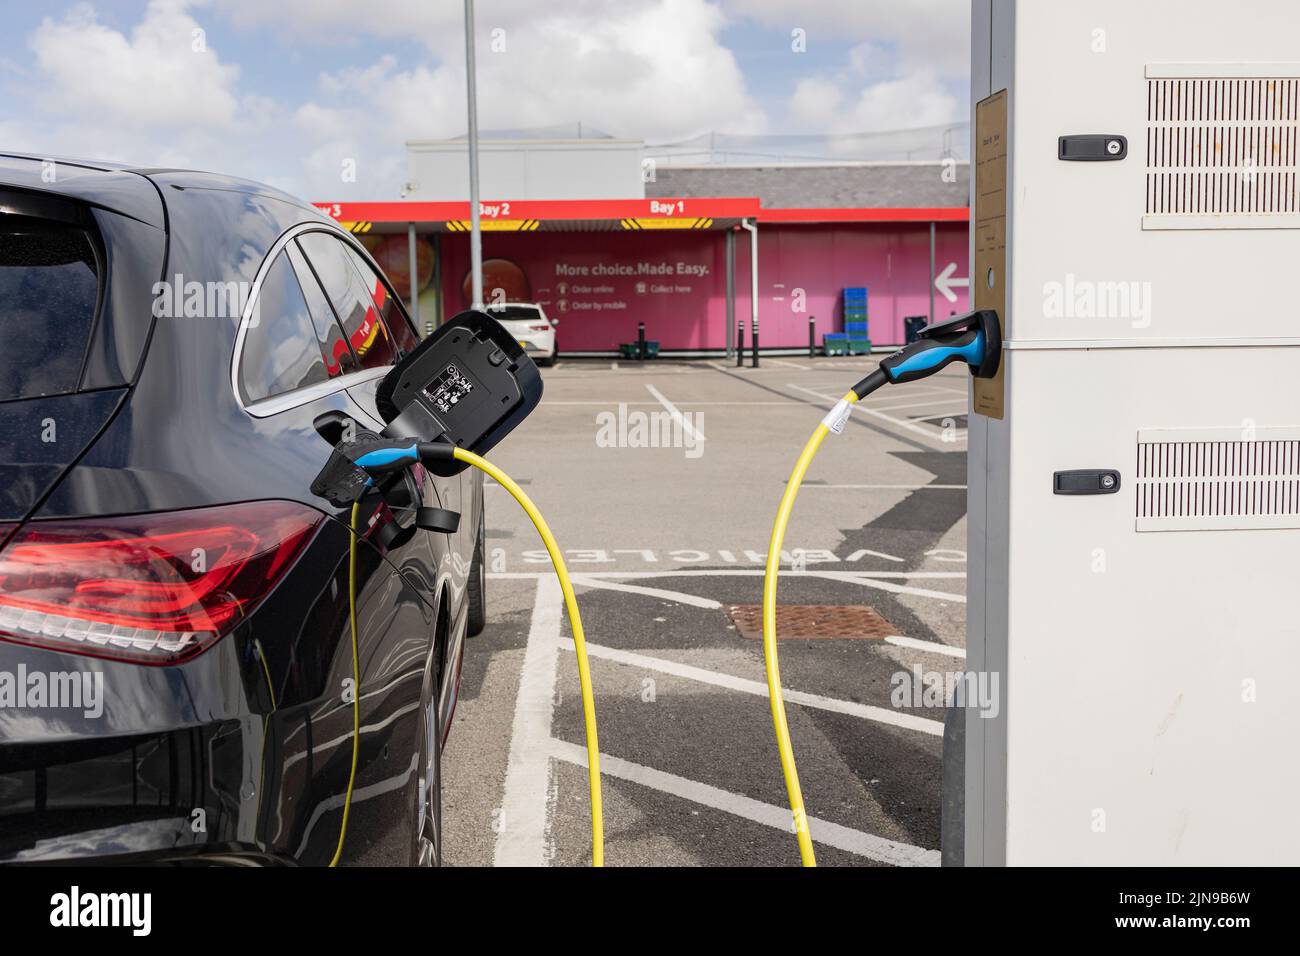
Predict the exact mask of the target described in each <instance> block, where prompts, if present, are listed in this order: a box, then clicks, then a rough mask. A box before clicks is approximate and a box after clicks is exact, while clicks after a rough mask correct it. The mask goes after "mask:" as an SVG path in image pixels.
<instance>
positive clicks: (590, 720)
mask: <svg viewBox="0 0 1300 956" xmlns="http://www.w3.org/2000/svg"><path fill="white" fill-rule="evenodd" d="M455 456H456V460H457V461H463V462H465V463H466V464H469V465H473V466H474V467H475V468H477V469H479V470H480V471H482V472H484V473H485V474H487V475H488V476H489V477H491V478H492V479H493V480H494V481H496V482H497V484H499V485H500V486H501V487H502V488H504V489H505V490H506V491H508V492H510V494H511V496H513V497H514V499H515V501H517V502H519V506H520V507H521V508H523V509H524V511H525V512H526V513H527V514H528V517H529V518H530V519H532V522H533V527H535V528H536V529H537V533H538V534H539V535H541V537H542V543H543V544H545V545H546V553H547V554H549V555H550V556H551V564H552V565H554V566H555V576H556V577H557V578H559V580H560V590H561V591H562V592H564V606H565V608H566V609H567V610H568V612H569V625H570V626H571V627H572V629H573V647H574V650H576V651H577V655H578V682H579V683H580V684H581V685H582V717H583V721H584V723H585V724H586V728H587V779H588V782H589V784H590V788H591V865H592V866H604V865H605V830H604V823H603V820H602V815H601V806H600V744H599V742H598V741H597V739H596V706H595V703H594V702H593V697H592V690H591V668H590V666H589V665H588V663H587V641H586V637H585V636H584V634H583V631H582V615H580V614H579V613H578V599H577V598H576V597H575V596H574V594H573V582H571V581H570V580H569V571H568V568H566V567H565V565H564V555H563V554H561V553H560V547H559V545H557V544H556V543H555V536H554V535H552V534H551V529H550V527H549V526H548V525H547V524H546V519H545V518H543V517H542V513H541V512H540V511H538V510H537V506H536V505H535V504H533V502H532V499H530V498H529V497H528V495H526V494H525V493H524V490H523V489H522V488H520V487H519V486H518V485H517V484H515V483H514V480H513V479H511V477H510V476H509V475H507V474H506V473H505V472H504V471H502V470H501V469H500V468H498V467H497V466H496V465H494V464H492V463H491V462H490V461H488V460H487V459H485V458H480V457H479V456H478V455H476V454H474V453H473V452H472V451H465V450H464V449H463V448H457V449H456V451H455ZM795 786H796V787H797V786H798V783H797V782H796V784H795Z"/></svg>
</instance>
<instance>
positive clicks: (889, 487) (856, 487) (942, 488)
mask: <svg viewBox="0 0 1300 956" xmlns="http://www.w3.org/2000/svg"><path fill="white" fill-rule="evenodd" d="M809 488H820V489H822V490H828V489H829V490H830V491H965V490H966V486H965V485H819V484H817V483H816V482H812V481H805V482H804V483H803V484H802V485H800V486H799V490H800V491H806V490H808V489H809Z"/></svg>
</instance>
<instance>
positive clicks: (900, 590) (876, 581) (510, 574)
mask: <svg viewBox="0 0 1300 956" xmlns="http://www.w3.org/2000/svg"><path fill="white" fill-rule="evenodd" d="M763 573H764V572H763V571H762V570H760V569H757V568H755V569H753V570H750V569H745V570H736V571H699V570H681V571H605V572H601V571H594V572H592V573H590V574H585V575H583V576H584V577H588V578H596V577H599V578H623V579H635V578H638V577H639V578H669V577H692V576H694V577H725V576H736V577H758V576H760V575H762V574H763ZM884 573H885V572H880V573H878V574H875V573H862V574H860V573H854V572H852V571H809V570H803V571H790V570H787V571H786V576H785V580H787V581H788V580H789V579H790V578H791V577H794V578H800V577H813V578H823V579H825V580H828V581H843V582H846V583H848V584H857V585H861V586H862V587H866V588H875V589H876V590H878V591H888V592H889V593H891V594H911V595H913V596H914V597H924V598H933V599H934V600H936V601H951V602H953V603H955V604H965V603H966V595H965V594H958V593H956V592H953V591H935V590H932V589H930V588H917V587H912V586H910V585H906V584H891V583H890V582H888V581H885V580H882V579H881V578H882V576H883V574H884ZM550 576H551V572H547V571H495V572H489V574H488V577H489V578H500V579H505V580H509V579H511V578H539V579H542V578H548V577H550ZM965 576H966V575H965V574H963V573H961V572H949V571H917V572H913V573H911V574H900V575H896V577H907V578H926V577H934V578H952V577H957V578H964V577H965ZM587 583H589V584H593V586H599V585H595V584H594V582H587Z"/></svg>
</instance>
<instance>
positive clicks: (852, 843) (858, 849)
mask: <svg viewBox="0 0 1300 956" xmlns="http://www.w3.org/2000/svg"><path fill="white" fill-rule="evenodd" d="M550 747H551V755H552V756H553V757H555V759H557V760H563V761H564V762H565V763H570V764H573V765H575V766H578V767H585V766H587V751H586V749H585V748H583V747H579V746H577V745H576V744H571V743H569V742H567V741H564V740H554V739H553V740H551V742H550ZM600 770H601V774H602V776H609V777H617V778H618V779H620V780H627V781H629V782H630V783H635V784H639V785H640V786H643V787H649V788H650V789H651V790H658V791H659V792H660V793H667V794H671V795H672V796H675V797H680V798H682V799H683V800H689V801H690V802H691V803H698V804H700V805H701V806H705V807H712V808H713V809H715V810H721V811H723V812H724V813H730V814H731V815H732V816H737V817H741V818H743V819H746V820H751V821H753V822H754V823H761V824H763V825H764V826H768V827H772V828H773V829H776V830H782V831H784V832H787V833H789V832H792V828H791V822H790V811H789V809H788V808H786V807H778V806H775V805H773V804H771V803H764V802H763V801H761V800H754V799H753V798H751V797H746V796H743V795H741V794H739V793H732V792H731V791H730V790H723V789H722V788H720V787H712V786H709V785H708V784H707V783H699V782H697V781H695V780H687V779H686V778H685V777H679V776H677V775H676V774H671V773H665V772H664V771H662V770H655V769H654V768H652V767H645V766H642V765H641V764H637V763H633V762H632V761H630V760H623V759H621V758H619V757H612V756H610V755H609V754H605V753H602V754H601V755H600ZM808 830H809V833H810V834H811V835H812V838H813V839H814V840H815V841H816V842H818V843H820V844H822V845H824V846H830V847H834V848H835V849H837V850H844V851H845V852H847V853H853V854H855V855H857V856H861V857H866V858H867V859H869V860H875V861H877V862H878V863H890V864H893V865H894V866H938V865H939V851H938V850H926V849H924V848H923V847H919V846H912V845H911V844H909V843H899V842H897V841H895V840H886V839H885V838H884V837H878V836H873V835H872V834H870V833H863V832H862V831H861V830H854V829H851V828H850V827H845V826H840V825H839V824H838V823H831V822H830V821H828V820H822V819H820V818H818V817H809V818H808Z"/></svg>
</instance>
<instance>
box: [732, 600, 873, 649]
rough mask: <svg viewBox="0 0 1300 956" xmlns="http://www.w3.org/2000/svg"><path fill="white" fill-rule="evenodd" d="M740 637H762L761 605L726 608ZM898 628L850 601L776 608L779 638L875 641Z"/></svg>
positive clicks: (736, 605) (741, 605) (790, 605)
mask: <svg viewBox="0 0 1300 956" xmlns="http://www.w3.org/2000/svg"><path fill="white" fill-rule="evenodd" d="M727 613H728V614H729V615H730V616H731V620H732V623H734V624H735V625H736V630H737V631H739V632H740V636H741V637H748V638H752V639H753V640H757V641H761V640H762V639H763V606H762V605H761V604H733V605H731V606H730V607H728V608H727ZM897 633H898V628H896V627H894V625H892V624H890V623H889V622H888V621H886V620H885V619H884V618H883V617H881V616H880V615H879V614H878V613H876V611H875V609H874V608H869V607H863V606H861V605H851V604H781V605H778V606H777V609H776V637H777V640H779V641H791V640H793V641H822V640H832V641H844V640H850V641H851V640H859V641H861V640H869V641H879V640H883V639H885V638H886V637H893V636H894V635H895V634H897Z"/></svg>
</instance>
